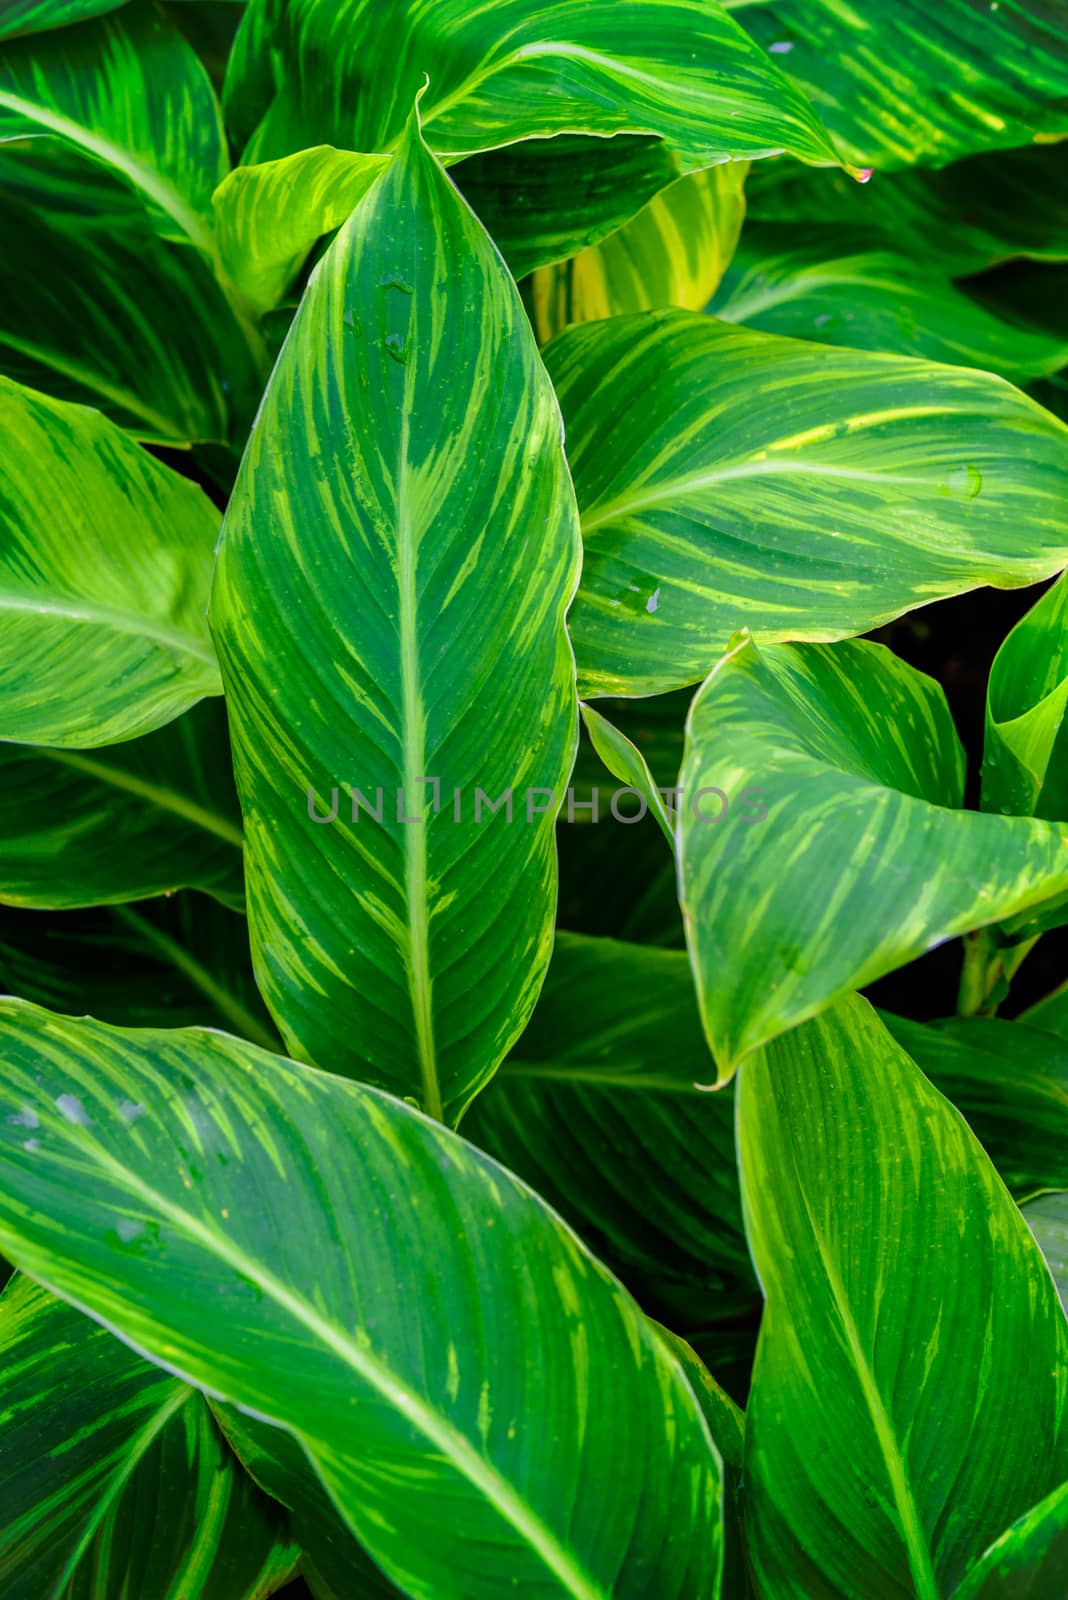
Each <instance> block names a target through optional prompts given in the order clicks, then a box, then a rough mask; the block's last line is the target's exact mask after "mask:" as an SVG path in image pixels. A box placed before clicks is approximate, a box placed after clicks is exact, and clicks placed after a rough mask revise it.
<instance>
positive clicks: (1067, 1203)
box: [1023, 1189, 1068, 1313]
mask: <svg viewBox="0 0 1068 1600" xmlns="http://www.w3.org/2000/svg"><path fill="white" fill-rule="evenodd" d="M1023 1214H1024V1219H1025V1221H1026V1223H1027V1226H1028V1227H1029V1228H1030V1230H1031V1232H1032V1233H1033V1234H1034V1236H1035V1238H1036V1240H1037V1241H1038V1245H1039V1248H1040V1250H1041V1251H1042V1254H1043V1256H1044V1257H1045V1260H1046V1263H1047V1265H1048V1267H1049V1269H1050V1271H1051V1272H1052V1274H1053V1281H1054V1283H1055V1284H1056V1285H1057V1293H1058V1294H1059V1295H1060V1297H1061V1304H1062V1305H1063V1307H1064V1309H1065V1312H1066V1313H1068V1189H1060V1190H1055V1191H1053V1192H1051V1193H1049V1194H1041V1195H1037V1196H1036V1197H1035V1198H1034V1199H1033V1200H1029V1201H1028V1202H1027V1204H1026V1205H1025V1206H1024V1207H1023Z"/></svg>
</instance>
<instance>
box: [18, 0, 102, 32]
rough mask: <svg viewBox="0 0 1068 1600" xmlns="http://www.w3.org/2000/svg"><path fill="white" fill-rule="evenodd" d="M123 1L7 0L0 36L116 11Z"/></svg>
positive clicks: (59, 24) (41, 28)
mask: <svg viewBox="0 0 1068 1600" xmlns="http://www.w3.org/2000/svg"><path fill="white" fill-rule="evenodd" d="M124 3H125V0H7V4H6V5H5V6H4V14H3V16H2V17H0V39H13V38H15V37H16V36H17V35H18V34H21V33H38V32H42V31H44V30H45V29H47V28H65V27H69V25H70V24H71V23H72V22H81V21H83V20H84V19H85V18H86V17H98V16H100V15H101V13H102V12H104V11H117V10H118V8H119V6H121V5H123V4H124Z"/></svg>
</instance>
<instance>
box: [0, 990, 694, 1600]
mask: <svg viewBox="0 0 1068 1600" xmlns="http://www.w3.org/2000/svg"><path fill="white" fill-rule="evenodd" d="M0 1015H2V1019H3V1020H2V1025H0V1044H2V1050H0V1059H2V1065H0V1246H2V1248H3V1250H4V1252H5V1253H6V1254H9V1255H10V1256H11V1257H12V1258H13V1259H14V1260H15V1261H16V1262H17V1264H18V1265H20V1266H21V1267H23V1268H25V1269H26V1270H28V1271H31V1272H32V1273H33V1274H34V1275H35V1276H37V1277H38V1278H39V1279H41V1280H42V1281H43V1282H45V1283H46V1284H48V1285H49V1286H51V1287H52V1288H53V1289H55V1290H56V1291H57V1292H59V1293H60V1294H62V1295H63V1296H64V1297H65V1298H67V1299H70V1300H71V1301H73V1302H74V1303H76V1304H78V1305H79V1306H81V1307H82V1308H83V1309H86V1310H90V1311H91V1312H92V1313H93V1314H94V1315H95V1316H97V1317H99V1318H101V1319H103V1320H104V1321H106V1322H107V1323H108V1325H109V1326H111V1327H113V1328H115V1329H116V1330H117V1331H118V1332H120V1333H121V1334H122V1336H123V1337H124V1338H125V1339H127V1340H128V1341H130V1342H131V1343H133V1344H134V1345H135V1346H136V1347H137V1348H138V1349H140V1350H142V1351H144V1352H145V1353H147V1354H148V1355H150V1356H151V1357H153V1358H154V1359H155V1360H156V1361H158V1362H160V1363H161V1364H163V1365H165V1366H169V1367H171V1368H172V1369H177V1370H179V1371H181V1372H182V1373H183V1375H185V1376H186V1377H187V1378H188V1379H189V1381H191V1382H193V1383H195V1384H197V1385H198V1386H202V1387H204V1388H207V1389H209V1390H210V1391H211V1392H212V1394H213V1395H214V1396H215V1397H217V1398H220V1399H223V1400H225V1401H229V1402H231V1403H233V1404H236V1405H238V1406H239V1407H241V1408H242V1409H244V1410H251V1411H253V1412H255V1413H256V1414H258V1415H259V1416H261V1417H264V1418H273V1419H274V1420H276V1421H277V1422H279V1423H281V1424H282V1425H283V1426H285V1427H286V1428H287V1429H288V1430H289V1431H291V1432H293V1433H294V1434H296V1436H297V1437H298V1439H299V1440H300V1442H301V1443H302V1445H303V1446H304V1448H305V1450H306V1451H307V1452H308V1454H309V1456H310V1457H311V1459H312V1460H313V1462H314V1464H315V1466H316V1468H317V1470H318V1472H319V1474H320V1476H321V1477H322V1479H323V1481H324V1484H325V1486H326V1488H327V1490H328V1492H329V1494H330V1497H331V1499H332V1500H333V1502H334V1504H335V1506H336V1507H337V1509H338V1510H339V1511H340V1512H341V1514H342V1515H343V1516H344V1518H345V1519H346V1520H347V1522H348V1523H349V1524H350V1526H351V1527H352V1528H353V1530H354V1531H355V1532H356V1533H357V1535H358V1536H359V1537H360V1539H361V1540H362V1542H364V1543H365V1544H366V1545H367V1547H368V1549H369V1550H370V1551H371V1553H372V1555H373V1556H374V1557H375V1559H376V1561H378V1562H379V1563H380V1564H381V1565H382V1566H383V1567H384V1568H385V1569H386V1571H387V1572H388V1573H389V1574H390V1576H391V1577H392V1578H393V1580H394V1581H395V1582H396V1583H397V1584H398V1586H399V1587H400V1588H401V1589H402V1591H403V1592H404V1593H406V1594H409V1595H412V1596H416V1597H426V1600H498V1597H499V1596H500V1595H501V1593H502V1592H515V1593H519V1594H524V1593H525V1594H530V1595H531V1596H534V1595H538V1596H542V1595H544V1596H550V1595H570V1596H573V1597H575V1600H607V1596H609V1595H611V1596H613V1597H614V1600H644V1597H645V1596H647V1595H648V1594H650V1593H655V1594H656V1595H657V1596H659V1597H662V1600H683V1597H692V1596H694V1595H698V1594H699V1595H701V1596H702V1597H704V1596H708V1597H710V1600H716V1596H717V1594H718V1590H719V1584H718V1572H719V1564H720V1557H721V1538H720V1504H719V1479H720V1468H719V1459H718V1456H717V1455H716V1454H715V1452H714V1449H713V1446H712V1443H711V1440H710V1438H709V1435H708V1432H707V1426H706V1424H705V1423H704V1420H703V1418H702V1416H701V1413H700V1411H699V1409H698V1406H697V1403H696V1401H695V1399H694V1395H693V1391H692V1390H691V1388H690V1386H689V1383H688V1382H687V1380H686V1378H685V1377H684V1375H683V1372H682V1369H681V1368H680V1366H679V1365H678V1363H677V1361H675V1360H674V1358H673V1357H672V1356H671V1355H670V1354H669V1353H668V1351H667V1349H666V1347H665V1346H664V1345H663V1344H662V1342H661V1340H660V1339H659V1338H658V1337H657V1336H656V1335H655V1334H654V1333H653V1332H652V1330H651V1329H650V1327H649V1325H648V1323H647V1322H646V1321H645V1319H644V1318H643V1317H642V1315H641V1313H640V1312H639V1311H638V1309H637V1307H636V1306H635V1305H634V1303H633V1302H632V1301H631V1300H630V1299H629V1298H628V1297H627V1296H626V1295H625V1293H624V1292H623V1291H622V1289H621V1288H620V1287H619V1285H618V1284H617V1283H616V1282H615V1280H614V1279H612V1278H610V1277H609V1276H608V1275H607V1274H606V1273H605V1272H604V1270H603V1269H602V1268H601V1267H599V1266H598V1265H597V1263H596V1262H595V1261H594V1260H593V1259H592V1257H590V1256H589V1255H588V1254H587V1253H586V1251H585V1250H584V1249H583V1248H582V1246H581V1245H580V1244H579V1243H578V1241H577V1240H576V1239H575V1238H574V1236H573V1235H572V1234H571V1233H570V1232H569V1231H568V1230H567V1229H566V1228H565V1227H564V1225H563V1224H562V1223H561V1222H560V1220H559V1219H558V1218H557V1217H556V1215H555V1214H554V1213H553V1212H551V1211H550V1210H549V1209H548V1208H547V1207H546V1206H545V1205H544V1203H543V1202H542V1201H540V1200H539V1199H538V1198H537V1197H536V1196H535V1195H533V1194H532V1193H531V1192H530V1191H529V1190H528V1189H527V1188H526V1187H525V1186H524V1185H523V1184H521V1183H520V1182H519V1180H518V1179H516V1178H513V1177H512V1176H511V1175H510V1174H509V1173H508V1172H506V1171H505V1170H504V1169H503V1168H501V1167H498V1166H497V1165H496V1164H495V1163H494V1162H492V1161H490V1160H489V1158H488V1157H485V1156H482V1155H480V1154H479V1153H478V1152H476V1151H475V1150H474V1149H473V1148H472V1147H471V1146H470V1145H468V1144H466V1143H465V1142H464V1141H463V1140H461V1139H459V1138H458V1137H457V1136H456V1135H455V1134H452V1133H450V1132H448V1131H447V1130H446V1129H444V1128H442V1127H441V1126H439V1125H437V1124H435V1123H433V1122H431V1121H430V1120H429V1119H427V1118H424V1117H422V1116H421V1115H419V1114H418V1113H416V1112H414V1111H411V1110H410V1109H408V1108H407V1107H406V1106H403V1105H401V1104H400V1103H399V1102H397V1101H395V1100H393V1099H391V1098H390V1097H389V1096H386V1095H383V1094H380V1093H378V1092H376V1091H374V1090H371V1089H367V1088H365V1087H363V1086H362V1085H357V1084H354V1083H352V1082H350V1081H348V1080H346V1079H344V1078H341V1077H338V1076H334V1075H330V1074H326V1073H319V1072H316V1071H314V1070H312V1069H309V1068H303V1067H298V1066H296V1065H295V1064H293V1063H289V1062H286V1061H284V1060H282V1059H280V1058H278V1057H274V1056H270V1055H267V1054H266V1053H265V1052H263V1051H259V1050H256V1049H255V1048H254V1047H252V1046H250V1045H244V1044H242V1043H240V1042H239V1041H237V1040H234V1039H230V1038H228V1037H226V1036H225V1035H221V1034H216V1033H210V1032H200V1031H198V1030H186V1031H167V1032H136V1031H130V1032H126V1031H123V1030H117V1029H111V1028H106V1027H104V1026H102V1025H99V1024H95V1023H88V1022H80V1023H75V1022H68V1021H63V1020H62V1019H58V1018H55V1017H53V1016H52V1015H50V1014H49V1013H47V1012H42V1011H39V1010H37V1009H36V1008H35V1007H30V1006H26V1005H24V1004H23V1003H22V1002H18V1001H6V1002H3V1003H2V1005H0ZM13 1119H14V1120H13ZM31 1119H36V1120H35V1121H34V1123H33V1132H32V1135H30V1136H31V1137H32V1138H33V1139H34V1140H35V1147H34V1148H33V1149H32V1150H29V1151H28V1150H27V1149H26V1147H25V1140H26V1137H27V1129H28V1126H29V1123H30V1121H31ZM376 1218H378V1219H386V1218H388V1223H389V1225H388V1227H381V1226H376V1225H375V1219H376ZM666 1415H670V1416H671V1418H672V1422H673V1426H672V1427H671V1428H670V1429H667V1428H665V1426H664V1419H665V1416H666Z"/></svg>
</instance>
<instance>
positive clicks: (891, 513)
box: [545, 311, 1068, 695]
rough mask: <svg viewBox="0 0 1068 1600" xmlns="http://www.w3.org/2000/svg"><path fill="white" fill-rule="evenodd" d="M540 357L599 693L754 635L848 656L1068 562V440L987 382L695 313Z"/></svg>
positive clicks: (583, 683)
mask: <svg viewBox="0 0 1068 1600" xmlns="http://www.w3.org/2000/svg"><path fill="white" fill-rule="evenodd" d="M545 359H546V364H547V366H548V368H549V372H550V375H551V376H552V378H553V381H554V384H555V386H556V390H557V394H558V395H559V398H560V404H561V407H562V409H563V413H564V421H565V425H566V430H567V448H568V460H569V462H570V465H571V470H572V473H573V475H574V480H575V490H576V493H577V495H578V501H579V508H580V511H581V514H582V529H583V538H584V544H585V564H584V567H583V576H582V586H581V588H580V590H579V595H578V598H577V600H576V602H575V605H574V606H573V607H572V610H571V613H570V616H569V619H568V620H569V627H570V629H571V634H572V638H573V639H574V641H575V653H576V655H577V657H578V662H579V684H580V688H581V690H582V692H583V693H585V694H589V695H606V694H654V693H657V692H659V691H661V690H664V689H670V688H677V687H679V686H680V685H682V684H686V683H692V682H695V681H697V680H698V679H700V678H702V677H703V676H704V675H705V673H706V672H707V671H708V669H709V667H710V665H711V663H712V661H713V660H714V659H715V657H716V655H717V654H718V653H719V652H720V651H721V650H722V649H723V648H724V647H725V646H726V644H727V641H728V639H729V638H730V636H731V634H732V633H733V632H734V631H735V630H736V629H738V628H740V627H751V628H752V629H753V630H754V631H755V632H757V633H759V635H760V637H761V638H762V639H770V640H774V639H813V640H825V639H835V638H843V637H845V636H847V635H849V634H854V633H862V632H864V631H866V630H867V629H869V628H872V627H875V626H876V625H877V624H879V623H882V622H886V621H889V620H890V618H892V617H895V616H899V615H900V614H901V613H902V612H904V611H908V610H909V609H910V608H912V607H914V606H918V605H923V604H926V603H927V602H929V601H931V600H935V599H938V598H940V597H942V596H945V595H950V594H960V593H961V592H962V591H964V590H967V589H972V588H975V587H976V586H977V585H979V584H982V583H991V584H995V585H997V586H998V587H999V588H1011V587H1013V586H1015V585H1018V584H1027V583H1034V582H1035V581H1036V580H1038V579H1039V578H1044V577H1048V576H1049V575H1050V574H1051V573H1053V572H1056V571H1058V570H1059V569H1060V568H1061V567H1063V566H1064V565H1065V563H1066V562H1068V526H1066V523H1065V517H1064V501H1065V495H1066V493H1068V428H1065V426H1064V424H1063V423H1061V422H1059V421H1057V419H1056V418H1054V417H1052V416H1051V415H1050V414H1049V413H1048V412H1047V411H1044V410H1042V408H1041V407H1039V406H1036V405H1035V403H1034V402H1033V401H1032V400H1029V399H1027V398H1026V397H1025V396H1023V395H1021V394H1020V393H1018V392H1017V391H1016V390H1015V389H1012V388H1010V386H1009V385H1008V384H1006V383H1004V382H1002V380H1000V379H998V378H995V377H992V376H990V375H989V374H988V373H984V372H971V371H965V370H962V369H960V368H956V367H944V366H936V365H933V364H931V363H929V362H925V361H910V360H906V359H905V358H903V357H898V356H890V355H875V354H871V353H868V352H866V351H852V350H831V349H827V348H825V347H822V346H818V345H812V344H808V343H806V342H804V341H802V340H795V339H780V338H776V337H775V336H773V335H771V334H765V333H758V332H756V331H751V330H749V329H744V328H735V327H731V326H729V325H728V324H726V323H722V322H716V321H714V320H713V319H712V318H710V317H699V316H696V315H694V314H692V313H689V312H685V311H655V312H649V313H646V314H645V315H644V316H640V317H617V318H613V319H611V320H609V321H607V322H599V323H588V324H585V325H583V326H580V327H575V328H569V329H567V331H566V332H564V333H563V334H561V335H560V337H559V338H558V339H555V340H554V341H553V343H552V344H551V345H550V346H549V347H548V348H547V350H546V352H545Z"/></svg>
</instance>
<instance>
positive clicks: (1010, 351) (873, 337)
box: [709, 222, 1068, 383]
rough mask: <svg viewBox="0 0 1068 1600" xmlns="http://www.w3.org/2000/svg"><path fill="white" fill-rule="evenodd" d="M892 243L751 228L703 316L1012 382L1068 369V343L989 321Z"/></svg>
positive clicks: (824, 227) (785, 227) (829, 230)
mask: <svg viewBox="0 0 1068 1600" xmlns="http://www.w3.org/2000/svg"><path fill="white" fill-rule="evenodd" d="M895 244H896V241H895V240H894V239H893V238H892V237H891V236H890V235H881V234H878V233H875V232H871V233H869V232H866V231H861V230H857V231H856V232H855V233H853V234H850V233H849V232H848V231H846V230H843V228H842V227H841V225H840V224H837V223H823V222H818V223H813V224H810V225H809V226H808V227H807V228H805V227H800V228H799V227H798V226H797V225H796V224H794V223H778V224H775V223H764V224H760V223H758V224H757V225H756V227H754V228H747V229H746V233H745V238H744V240H743V242H742V246H741V249H740V250H739V251H738V253H737V255H736V256H735V258H734V261H733V263H732V264H731V266H730V268H729V270H728V272H727V275H726V277H725V279H724V281H723V283H722V284H721V286H720V289H719V293H718V294H717V295H716V297H715V299H714V300H713V301H712V303H711V305H710V306H709V310H710V311H712V312H713V313H714V314H715V315H716V316H717V317H722V318H723V320H724V321H726V322H744V323H745V324H746V326H747V327H750V328H760V329H761V330H762V331H763V332H764V333H777V334H785V335H787V336H788V337H789V338H796V339H812V340H814V341H815V342H816V343H817V344H833V345H848V346H849V347H850V348H851V349H854V350H887V351H891V352H893V353H895V354H897V355H902V356H917V357H919V358H921V359H923V360H927V361H945V362H949V363H950V364H951V365H954V366H961V367H982V368H984V369H987V370H989V371H991V372H998V373H1000V374H1001V376H1002V377H1003V378H1009V379H1011V380H1012V381H1013V382H1015V383H1027V382H1028V381H1029V380H1030V379H1031V378H1037V377H1041V376H1042V375H1043V374H1044V373H1050V372H1057V371H1058V370H1059V369H1060V368H1061V367H1063V366H1064V365H1065V364H1066V362H1068V340H1066V339H1059V338H1056V337H1054V336H1052V335H1045V334H1042V333H1040V332H1038V331H1037V330H1030V331H1028V330H1025V329H1023V328H1021V327H1018V326H1014V325H1013V324H1012V323H1011V322H1006V321H1004V320H1003V319H1002V318H1000V317H996V316H993V315H991V313H990V312H989V311H985V310H984V309H983V307H982V306H980V305H977V304H976V303H975V301H974V300H970V299H969V298H968V296H967V295H966V294H962V293H961V291H960V290H959V289H956V288H955V287H954V286H953V284H952V283H951V282H950V281H949V279H948V278H946V277H944V276H943V275H942V274H941V273H940V272H938V271H937V270H935V269H932V268H930V267H928V266H925V265H922V264H921V263H919V262H917V261H915V260H913V259H912V258H910V257H909V256H905V255H902V254H901V253H900V251H899V250H898V249H897V248H895Z"/></svg>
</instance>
